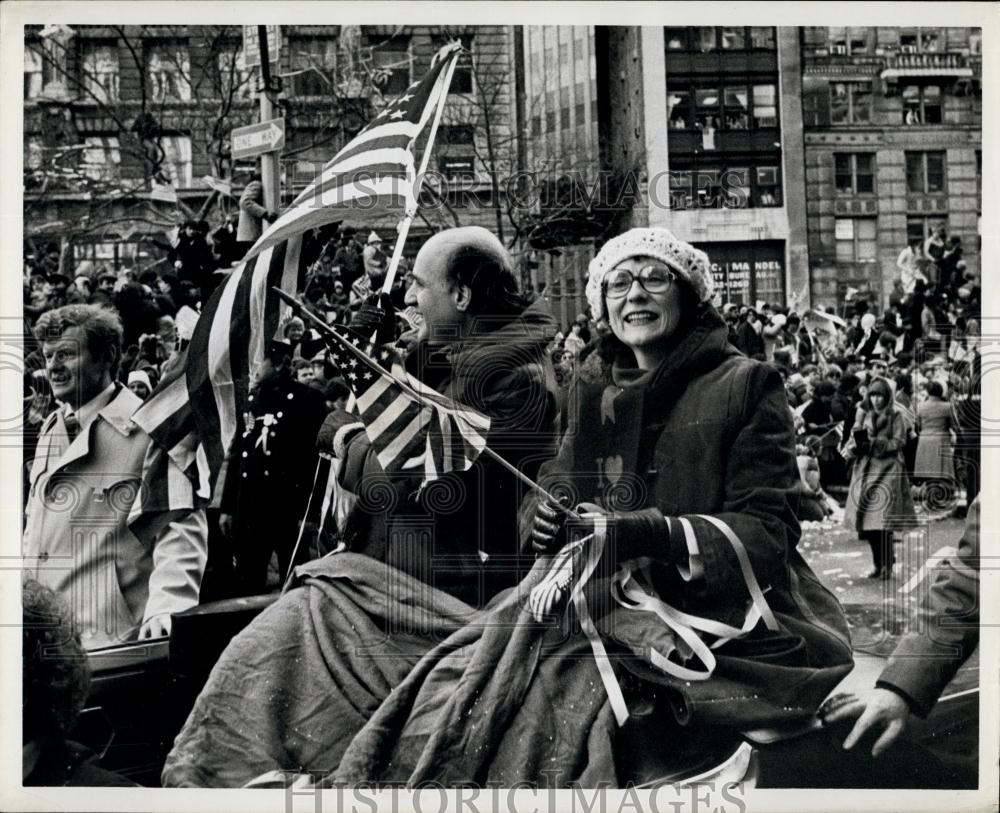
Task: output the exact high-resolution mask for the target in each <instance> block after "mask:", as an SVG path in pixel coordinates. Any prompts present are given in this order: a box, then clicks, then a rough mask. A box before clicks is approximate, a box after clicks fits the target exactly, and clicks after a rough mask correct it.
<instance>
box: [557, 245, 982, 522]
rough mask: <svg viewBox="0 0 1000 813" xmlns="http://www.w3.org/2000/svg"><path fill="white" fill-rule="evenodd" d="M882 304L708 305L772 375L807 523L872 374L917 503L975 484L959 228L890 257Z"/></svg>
mask: <svg viewBox="0 0 1000 813" xmlns="http://www.w3.org/2000/svg"><path fill="white" fill-rule="evenodd" d="M900 269H901V274H902V275H901V276H900V277H899V278H897V279H896V280H894V283H893V290H892V291H891V292H890V294H889V297H888V303H887V307H886V308H885V310H884V311H883V312H881V313H876V311H875V308H874V307H873V306H872V304H871V303H870V301H869V300H868V299H866V298H864V297H863V296H862V295H860V294H858V293H855V294H853V296H852V299H851V301H849V302H848V303H847V305H846V309H845V310H846V312H845V313H844V315H843V316H838V315H837V314H836V312H835V310H834V308H832V307H829V308H826V309H823V310H822V311H807V312H805V313H801V314H800V313H796V312H795V311H794V310H792V309H789V308H787V307H783V306H781V305H778V304H769V303H766V302H758V303H755V304H735V303H722V304H717V307H718V308H719V311H720V313H721V315H722V316H723V318H724V319H725V320H726V322H727V323H728V325H729V338H730V342H731V343H732V344H733V345H734V346H736V347H737V348H739V349H740V350H741V351H742V352H743V353H744V354H746V355H747V356H750V357H752V358H757V359H760V360H763V361H768V362H770V363H771V364H773V365H774V366H775V367H777V368H778V370H779V371H780V372H781V374H782V376H783V378H784V380H785V387H786V391H787V393H788V402H789V406H790V408H791V409H792V411H793V413H794V418H795V426H796V430H797V433H798V437H797V443H798V452H799V469H800V474H801V480H802V483H801V487H802V494H801V496H802V500H801V507H800V518H801V519H803V520H805V521H813V520H822V519H829V518H838V519H839V518H840V517H841V516H842V514H843V507H844V502H845V499H846V494H847V490H848V487H849V485H850V483H851V472H852V462H851V461H849V460H845V454H846V455H847V456H848V457H850V451H849V450H848V448H847V447H848V444H849V441H850V439H851V437H852V431H853V429H854V426H855V422H856V421H857V420H858V413H859V408H861V407H862V405H863V402H864V401H865V398H866V395H867V393H868V390H869V389H870V387H871V385H872V383H873V382H874V381H875V380H876V379H878V378H882V379H884V380H885V381H886V383H887V385H888V386H889V388H890V390H891V392H892V394H893V399H892V408H893V409H894V410H896V411H898V412H900V413H901V415H902V418H903V421H904V423H905V427H906V440H905V448H904V460H905V476H906V478H907V487H908V488H909V487H911V486H912V488H913V491H914V494H915V496H916V498H917V505H918V506H922V507H923V508H924V509H927V510H929V511H932V512H933V511H940V510H942V509H943V508H945V507H949V508H950V509H953V510H955V511H956V512H957V513H961V512H962V511H963V510H964V505H965V502H966V501H971V499H972V497H974V496H975V494H976V493H977V492H978V490H979V474H978V472H979V455H978V445H979V429H978V421H979V389H978V388H979V365H980V349H979V341H980V307H981V289H980V286H979V283H978V281H977V279H976V277H975V275H974V274H972V273H971V272H969V271H968V270H967V267H966V263H965V261H964V260H963V259H962V245H961V240H960V238H958V237H954V236H953V237H950V238H948V237H947V235H946V234H945V232H944V230H943V229H939V230H938V231H936V232H935V233H934V234H932V235H931V237H930V238H928V240H927V241H926V246H925V245H924V243H923V242H922V241H915V242H914V243H913V245H912V246H908V247H907V248H906V249H905V250H904V252H903V253H902V254H901V255H900ZM596 331H597V328H596V326H595V324H594V323H593V322H592V321H591V320H589V319H588V318H587V316H586V315H585V314H579V315H578V316H577V317H576V319H575V320H574V322H573V323H572V324H571V326H570V328H569V331H568V332H566V333H562V332H561V333H559V334H557V336H556V337H555V339H554V341H553V342H552V344H551V346H550V348H549V350H550V353H551V356H552V361H553V364H554V366H555V371H556V377H557V380H558V382H559V384H560V385H561V386H562V387H563V388H564V389H565V387H566V386H568V384H569V381H570V380H571V379H572V377H573V373H574V370H575V369H576V367H577V365H578V364H579V363H580V362H581V361H582V360H583V359H584V358H586V356H587V355H588V353H589V352H590V350H591V349H592V348H593V347H594V346H595V344H594V343H593V342H591V338H592V337H596Z"/></svg>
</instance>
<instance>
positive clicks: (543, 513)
mask: <svg viewBox="0 0 1000 813" xmlns="http://www.w3.org/2000/svg"><path fill="white" fill-rule="evenodd" d="M588 507H589V506H580V508H578V509H577V511H578V513H579V512H580V511H581V509H582V510H583V511H586V510H587V508H588ZM606 516H607V520H608V539H609V545H611V546H612V547H610V548H609V549H608V550H609V552H610V554H611V556H612V557H613V561H615V562H623V561H626V560H628V559H636V558H638V557H640V556H657V557H659V558H661V559H670V560H673V559H674V558H675V557H674V556H672V555H671V553H670V551H669V541H670V535H669V527H668V526H667V521H666V519H665V518H664V516H663V513H662V512H661V511H660V509H658V508H643V509H642V510H640V511H620V512H617V513H609V514H607V515H606ZM593 530H594V520H593V518H588V517H586V516H583V517H581V518H580V519H579V520H575V519H571V518H569V517H568V516H567V515H566V513H565V512H564V511H561V510H559V509H558V508H556V507H555V506H553V505H552V503H550V502H542V503H539V504H538V507H537V508H536V509H535V520H534V525H533V527H532V547H534V549H535V550H536V551H538V552H540V553H551V552H553V551H557V550H559V549H560V548H562V547H563V546H564V545H565V544H566V543H567V542H568V541H570V540H571V539H579V538H580V537H581V536H585V535H587V534H589V533H593Z"/></svg>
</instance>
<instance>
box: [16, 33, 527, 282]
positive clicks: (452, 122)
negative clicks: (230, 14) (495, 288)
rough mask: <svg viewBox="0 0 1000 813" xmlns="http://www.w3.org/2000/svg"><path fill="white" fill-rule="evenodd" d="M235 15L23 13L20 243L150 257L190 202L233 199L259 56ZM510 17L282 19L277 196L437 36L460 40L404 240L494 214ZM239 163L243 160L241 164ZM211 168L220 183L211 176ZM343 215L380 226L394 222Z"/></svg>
mask: <svg viewBox="0 0 1000 813" xmlns="http://www.w3.org/2000/svg"><path fill="white" fill-rule="evenodd" d="M242 36H243V32H242V28H241V27H240V26H87V25H80V26H73V27H69V26H62V25H50V26H46V27H45V28H43V27H42V26H29V27H28V28H27V29H26V34H25V52H24V112H25V117H24V129H25V132H24V155H25V200H24V204H25V227H26V229H25V231H26V239H27V243H28V246H27V250H28V251H50V250H52V247H53V246H56V247H59V248H60V249H61V251H62V255H63V260H64V262H63V268H64V270H72V269H74V268H75V267H77V265H78V264H79V263H80V261H82V260H92V261H95V262H97V263H100V264H104V265H109V266H112V267H119V266H122V265H126V266H133V265H139V266H140V267H145V266H148V265H150V264H152V263H154V262H155V261H156V260H157V259H158V258H161V257H162V256H163V255H164V253H165V249H166V247H167V246H168V245H169V242H168V241H169V238H170V233H171V229H172V228H174V227H176V226H177V225H179V224H180V223H181V222H183V221H184V220H186V219H188V218H189V217H191V216H193V215H196V214H197V215H203V216H205V217H206V218H207V219H208V220H209V221H210V223H211V224H212V225H215V224H217V223H219V222H221V220H222V219H223V218H224V217H225V216H226V215H227V214H229V213H232V212H234V211H236V208H237V201H238V195H239V191H240V190H239V188H238V187H237V188H235V189H232V190H231V191H232V193H233V194H232V195H225V194H223V195H220V196H219V197H217V198H213V199H212V200H209V196H210V195H211V194H212V187H213V186H214V187H221V188H225V186H226V185H227V184H228V182H229V181H230V180H231V179H232V178H233V172H234V170H238V169H240V167H234V166H233V162H232V160H231V157H230V147H229V145H230V132H231V130H232V129H233V128H234V127H238V126H242V125H245V124H248V123H251V122H254V121H256V120H257V119H258V118H259V109H258V104H257V101H256V96H255V86H256V84H257V81H258V79H257V76H256V74H257V72H258V69H254V68H250V69H248V68H247V67H246V66H245V65H244V60H243V54H242V48H243V43H242ZM512 37H513V31H512V29H510V28H509V27H504V26H483V27H474V28H473V27H462V28H458V27H441V26H349V27H348V26H343V27H342V26H321V25H313V26H305V25H302V26H283V27H282V28H281V31H280V50H279V55H278V59H277V60H276V62H275V64H274V65H273V73H274V74H275V75H277V76H279V77H280V78H281V81H282V92H281V94H280V96H279V99H278V103H277V106H276V115H279V116H283V117H284V119H285V122H286V145H285V149H284V150H283V152H282V154H281V156H280V163H281V177H282V189H281V191H282V202H283V203H286V204H287V203H289V202H290V201H291V200H292V199H293V198H294V196H295V195H296V194H298V192H300V191H301V190H302V189H304V188H305V186H306V185H307V184H308V183H309V182H310V181H311V180H312V179H313V178H314V177H315V175H316V173H317V171H318V169H319V167H320V166H322V164H323V163H325V162H326V161H327V160H329V159H330V158H331V157H332V156H333V155H334V154H335V152H336V151H337V149H339V147H340V146H341V145H343V144H344V143H345V141H346V140H347V139H349V138H350V137H351V136H352V135H353V134H354V133H356V132H357V131H358V130H359V129H360V128H361V127H363V126H364V124H365V123H366V122H367V121H369V120H370V119H371V117H372V116H374V115H375V113H376V112H377V110H378V109H379V107H380V106H381V105H382V104H384V101H385V100H387V99H391V98H392V97H394V96H396V95H397V94H398V93H400V92H402V91H403V90H404V89H405V88H406V87H407V85H409V84H410V82H411V81H413V80H415V79H417V78H419V77H420V76H421V75H422V74H423V73H424V72H425V71H426V70H427V68H428V66H429V63H430V59H431V56H432V55H433V53H434V52H435V51H436V50H437V49H438V48H440V47H441V46H442V45H443V44H444V43H445V42H447V41H450V40H452V39H455V38H459V39H461V41H462V42H463V44H464V45H465V47H466V49H467V52H466V53H464V54H463V55H462V57H461V59H460V62H459V64H458V67H457V68H456V71H455V75H454V80H453V83H452V88H451V93H450V94H449V98H448V103H447V106H446V108H445V111H444V115H443V119H442V126H441V129H440V130H439V134H438V145H437V147H436V148H435V154H434V163H432V164H431V165H430V167H429V169H431V170H435V171H436V172H437V173H438V176H437V177H435V178H433V179H432V183H433V184H434V185H435V188H436V189H437V190H438V192H439V193H440V194H438V195H431V194H428V195H427V196H425V201H426V202H427V205H426V206H425V207H423V212H424V214H425V216H426V217H427V220H428V221H429V223H425V222H424V221H422V220H418V221H417V222H416V223H415V224H414V228H413V230H412V231H411V234H412V235H413V236H414V238H415V239H414V240H412V241H411V245H410V250H413V251H415V250H416V246H417V245H419V242H420V239H421V237H423V236H426V234H428V233H429V232H430V229H431V228H432V227H437V226H441V225H454V224H456V223H460V224H463V225H466V224H470V223H480V224H482V225H486V226H489V227H491V228H493V229H494V230H495V231H496V230H499V228H500V227H501V226H502V225H503V222H504V221H503V218H502V216H501V215H502V214H503V212H504V211H505V209H504V207H505V198H504V193H505V185H504V183H503V179H504V178H505V177H506V176H507V175H509V174H510V171H511V169H510V168H511V167H512V166H513V165H514V164H515V142H516V138H515V133H514V132H513V130H512V127H511V122H512V121H513V120H514V118H515V117H514V115H513V113H512V105H513V96H514V94H513V92H512V84H511V83H512V78H511V77H512V70H511V58H512V57H511V54H512V50H513V49H512V47H511V41H512ZM245 166H246V167H248V168H249V167H252V166H253V162H249V163H248V164H246V165H245ZM220 182H221V183H220ZM357 225H359V226H362V227H365V228H369V227H371V228H377V229H379V230H385V231H386V232H387V236H391V235H392V234H393V232H394V226H395V220H394V219H389V218H386V219H384V222H381V221H380V222H364V223H361V222H359V223H357Z"/></svg>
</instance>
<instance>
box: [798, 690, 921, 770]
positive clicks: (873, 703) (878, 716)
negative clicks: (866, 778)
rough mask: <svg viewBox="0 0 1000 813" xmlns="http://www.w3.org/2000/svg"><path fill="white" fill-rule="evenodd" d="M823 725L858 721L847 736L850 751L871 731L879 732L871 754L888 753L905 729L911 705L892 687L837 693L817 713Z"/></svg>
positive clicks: (845, 747) (845, 742)
mask: <svg viewBox="0 0 1000 813" xmlns="http://www.w3.org/2000/svg"><path fill="white" fill-rule="evenodd" d="M816 713H817V714H818V715H819V718H820V720H822V721H823V725H833V724H835V723H841V722H850V721H851V720H856V722H855V723H854V728H852V729H851V733H850V734H848V735H847V737H846V738H845V739H844V750H845V751H849V750H851V748H853V747H854V746H855V745H857V743H858V741H859V740H860V739H861V738H862V737H864V736H865V734H867V733H868V732H869V731H876V732H880V734H879V738H878V739H877V740H875V744H874V745H873V746H872V756H873V757H877V756H880V755H882V754H883V753H885V751H886V750H887V749H888V748H889V747H890V746H892V744H893V743H894V742H895V741H896V740H897V739H898V738H899V735H900V734H902V733H903V731H904V730H905V729H906V721H907V719H908V718H909V716H910V708H909V706H907V704H906V701H905V700H904V699H903V698H902V697H900V696H899V695H898V694H896V693H895V692H893V691H889V689H872V690H871V691H868V692H864V693H862V694H860V695H857V694H836V695H834V696H833V697H831V698H830V699H829V700H827V701H826V702H825V703H824V704H823V705H822V706H820V707H819V711H817V712H816Z"/></svg>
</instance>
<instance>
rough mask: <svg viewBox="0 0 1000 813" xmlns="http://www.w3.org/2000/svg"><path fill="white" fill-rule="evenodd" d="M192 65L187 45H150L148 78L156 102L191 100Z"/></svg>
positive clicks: (151, 93)
mask: <svg viewBox="0 0 1000 813" xmlns="http://www.w3.org/2000/svg"><path fill="white" fill-rule="evenodd" d="M190 76H191V65H190V61H189V59H188V49H187V44H186V43H163V44H158V45H156V44H154V45H150V46H149V47H148V49H147V51H146V78H147V81H148V82H149V93H150V95H151V96H152V97H153V101H156V102H166V101H171V102H176V101H180V102H187V101H190V100H191V82H190Z"/></svg>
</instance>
